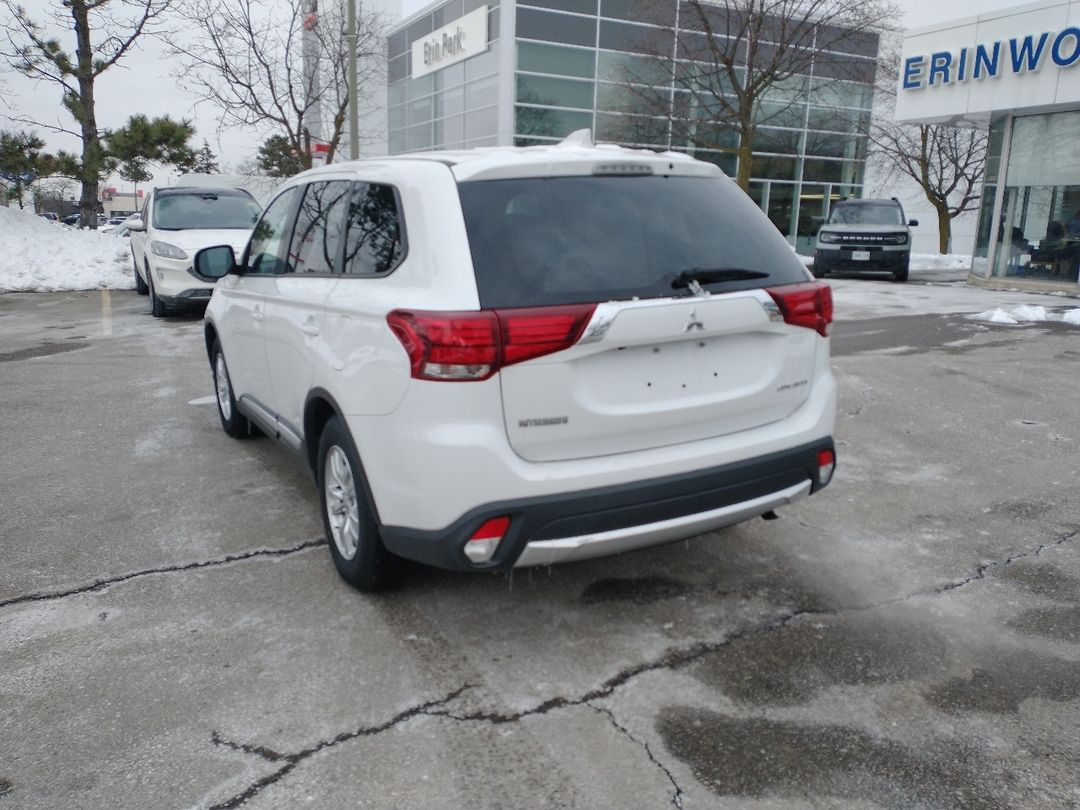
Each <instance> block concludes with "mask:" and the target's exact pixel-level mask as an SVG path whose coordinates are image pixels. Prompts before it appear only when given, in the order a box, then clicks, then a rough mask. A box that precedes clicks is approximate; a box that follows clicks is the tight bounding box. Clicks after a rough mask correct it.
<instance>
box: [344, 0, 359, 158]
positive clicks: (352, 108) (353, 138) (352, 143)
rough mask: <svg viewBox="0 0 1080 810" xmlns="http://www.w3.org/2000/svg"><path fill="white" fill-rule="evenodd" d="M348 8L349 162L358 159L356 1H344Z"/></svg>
mask: <svg viewBox="0 0 1080 810" xmlns="http://www.w3.org/2000/svg"><path fill="white" fill-rule="evenodd" d="M345 1H346V4H347V6H348V16H347V18H346V26H347V28H348V31H347V32H346V35H345V41H346V43H347V44H348V48H349V75H348V77H347V78H348V83H349V160H356V159H357V158H359V157H360V132H359V129H360V115H359V112H358V110H357V109H356V96H357V93H356V0H345Z"/></svg>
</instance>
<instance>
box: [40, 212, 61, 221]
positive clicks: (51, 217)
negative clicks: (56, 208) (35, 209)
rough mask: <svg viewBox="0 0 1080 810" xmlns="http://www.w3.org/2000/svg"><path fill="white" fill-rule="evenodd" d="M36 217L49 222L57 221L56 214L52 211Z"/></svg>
mask: <svg viewBox="0 0 1080 810" xmlns="http://www.w3.org/2000/svg"><path fill="white" fill-rule="evenodd" d="M38 216H39V217H41V218H42V219H47V220H49V222H56V221H57V219H58V218H57V216H56V214H54V213H53V212H52V211H42V212H41V213H40V214H38Z"/></svg>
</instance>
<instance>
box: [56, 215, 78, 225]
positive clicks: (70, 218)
mask: <svg viewBox="0 0 1080 810" xmlns="http://www.w3.org/2000/svg"><path fill="white" fill-rule="evenodd" d="M80 216H81V215H80V214H68V215H67V216H66V217H64V218H63V219H62V220H60V221H61V222H63V223H64V224H65V225H78V224H79V218H80Z"/></svg>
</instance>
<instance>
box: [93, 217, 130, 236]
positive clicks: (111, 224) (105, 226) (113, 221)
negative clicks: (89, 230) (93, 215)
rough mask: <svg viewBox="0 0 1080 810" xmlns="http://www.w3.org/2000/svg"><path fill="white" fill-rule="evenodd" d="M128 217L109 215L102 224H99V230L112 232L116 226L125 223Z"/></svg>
mask: <svg viewBox="0 0 1080 810" xmlns="http://www.w3.org/2000/svg"><path fill="white" fill-rule="evenodd" d="M126 219H127V217H109V218H108V219H107V220H105V222H103V223H102V224H101V225H98V230H99V231H101V232H102V233H111V232H112V230H113V229H114V228H116V227H117V226H119V225H122V224H123V223H124V220H126Z"/></svg>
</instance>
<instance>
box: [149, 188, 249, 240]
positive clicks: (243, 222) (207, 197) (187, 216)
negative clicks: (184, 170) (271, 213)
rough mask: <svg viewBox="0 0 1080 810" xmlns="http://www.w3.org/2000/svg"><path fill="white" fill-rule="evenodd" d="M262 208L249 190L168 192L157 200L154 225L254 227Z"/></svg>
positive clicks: (169, 228)
mask: <svg viewBox="0 0 1080 810" xmlns="http://www.w3.org/2000/svg"><path fill="white" fill-rule="evenodd" d="M261 210H262V209H261V208H260V207H259V204H258V203H257V202H255V200H253V199H252V198H251V197H248V196H247V195H246V194H245V195H241V194H215V193H213V192H207V193H205V194H166V195H162V196H160V197H158V198H157V199H156V200H154V227H155V228H158V229H160V230H165V231H186V230H192V229H196V228H243V229H250V228H253V227H255V220H256V219H258V217H259V212H260V211H261Z"/></svg>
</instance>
